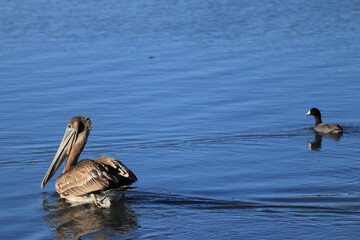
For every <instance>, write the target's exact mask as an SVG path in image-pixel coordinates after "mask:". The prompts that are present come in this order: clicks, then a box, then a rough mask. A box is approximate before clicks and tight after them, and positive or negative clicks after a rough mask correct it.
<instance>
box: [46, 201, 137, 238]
mask: <svg viewBox="0 0 360 240" xmlns="http://www.w3.org/2000/svg"><path fill="white" fill-rule="evenodd" d="M42 197H43V209H44V211H45V212H46V213H47V215H46V216H45V222H47V223H48V227H49V228H52V229H54V230H55V231H56V235H57V236H56V237H57V238H61V239H62V238H64V239H69V238H70V239H73V238H76V239H77V238H79V237H81V236H84V237H85V238H86V235H87V234H89V235H91V238H95V239H105V238H108V237H109V236H116V235H119V234H121V233H131V232H132V231H133V230H134V229H137V228H138V227H139V226H138V224H137V218H136V214H135V212H134V211H133V210H131V209H130V208H129V206H128V205H127V204H126V202H124V201H123V202H119V203H117V204H115V205H114V206H111V208H106V209H105V208H98V207H96V206H95V205H93V204H83V205H70V204H69V203H68V202H66V201H65V200H63V199H61V198H58V196H54V195H53V196H50V195H48V196H46V195H45V194H44V195H43V196H42Z"/></svg>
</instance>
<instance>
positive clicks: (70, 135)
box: [41, 128, 76, 188]
mask: <svg viewBox="0 0 360 240" xmlns="http://www.w3.org/2000/svg"><path fill="white" fill-rule="evenodd" d="M75 141H76V130H75V129H73V128H68V129H66V132H65V135H64V137H63V140H62V141H61V144H60V147H59V149H58V150H57V152H56V155H55V157H54V159H53V161H52V163H51V165H50V167H49V170H48V171H47V173H46V175H45V177H44V179H43V180H42V183H41V188H44V187H45V185H46V183H47V182H48V181H49V180H50V179H51V177H52V176H54V174H55V173H56V171H57V170H58V169H59V167H60V165H61V164H62V163H63V162H64V160H65V159H66V158H67V157H68V156H69V153H70V150H71V147H72V145H73V144H74V142H75Z"/></svg>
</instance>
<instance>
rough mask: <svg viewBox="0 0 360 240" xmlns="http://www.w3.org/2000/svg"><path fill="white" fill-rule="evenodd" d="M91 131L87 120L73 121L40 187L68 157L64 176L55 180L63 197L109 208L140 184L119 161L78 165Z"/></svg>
mask: <svg viewBox="0 0 360 240" xmlns="http://www.w3.org/2000/svg"><path fill="white" fill-rule="evenodd" d="M90 131H91V120H90V118H88V117H82V116H76V117H73V118H71V119H70V121H69V123H68V126H67V128H66V131H65V135H64V137H63V140H62V141H61V144H60V147H59V149H58V150H57V153H56V155H55V157H54V160H53V161H52V163H51V165H50V167H49V170H48V171H47V173H46V175H45V177H44V179H43V181H42V183H41V188H44V187H45V185H46V183H47V182H48V181H49V180H50V178H51V177H52V176H53V175H54V174H55V172H56V171H57V170H58V168H59V167H60V165H61V164H62V163H63V162H64V160H65V159H66V158H68V160H67V162H66V164H65V167H64V171H63V173H62V174H61V175H60V176H59V177H58V178H57V179H56V181H55V188H56V191H57V192H58V193H59V194H60V196H61V197H62V198H66V199H68V200H69V201H73V202H91V201H94V203H95V204H96V205H97V206H102V207H108V206H110V203H111V202H112V201H117V200H119V199H120V198H121V197H122V196H123V190H125V189H126V188H129V185H131V184H132V183H134V182H136V181H137V178H136V176H135V174H134V173H133V172H132V171H130V170H129V169H128V168H127V167H126V166H125V165H124V164H122V163H121V162H120V161H118V160H116V159H114V158H111V157H104V156H102V157H99V158H98V159H97V160H96V161H95V162H94V161H93V160H90V159H84V160H82V161H80V162H79V163H77V161H78V159H79V156H80V154H81V152H82V151H83V149H84V147H85V144H86V141H87V139H88V136H89V134H90Z"/></svg>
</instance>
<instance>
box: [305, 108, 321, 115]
mask: <svg viewBox="0 0 360 240" xmlns="http://www.w3.org/2000/svg"><path fill="white" fill-rule="evenodd" d="M309 115H313V116H315V117H320V116H321V113H320V111H319V109H317V108H312V109H310V110H309V111H308V112H307V113H306V115H305V116H309Z"/></svg>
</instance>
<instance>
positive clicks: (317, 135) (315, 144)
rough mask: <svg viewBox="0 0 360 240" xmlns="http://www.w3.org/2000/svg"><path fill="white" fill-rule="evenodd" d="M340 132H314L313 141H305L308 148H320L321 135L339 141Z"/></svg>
mask: <svg viewBox="0 0 360 240" xmlns="http://www.w3.org/2000/svg"><path fill="white" fill-rule="evenodd" d="M341 136H342V134H326V135H325V134H320V133H317V132H315V141H312V142H309V141H308V142H307V144H308V148H309V149H310V150H320V148H321V144H322V138H323V137H327V138H331V139H333V140H335V141H339V140H340V138H341Z"/></svg>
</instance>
